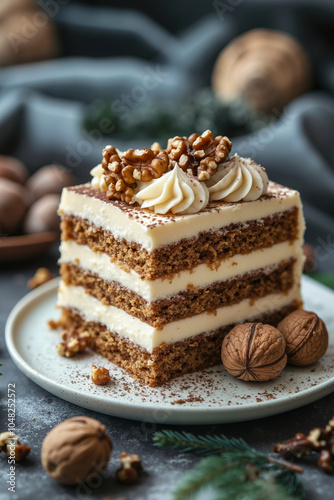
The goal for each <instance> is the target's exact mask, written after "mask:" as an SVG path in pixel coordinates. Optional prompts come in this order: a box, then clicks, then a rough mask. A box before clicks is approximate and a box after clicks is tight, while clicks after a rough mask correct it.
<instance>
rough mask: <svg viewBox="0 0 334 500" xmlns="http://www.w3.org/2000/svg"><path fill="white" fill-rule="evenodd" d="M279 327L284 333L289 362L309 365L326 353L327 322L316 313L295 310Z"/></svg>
mask: <svg viewBox="0 0 334 500" xmlns="http://www.w3.org/2000/svg"><path fill="white" fill-rule="evenodd" d="M277 328H278V329H279V331H280V332H281V333H282V334H283V335H284V338H285V341H286V353H287V355H288V362H289V363H291V364H293V365H298V366H307V365H311V364H312V363H315V362H316V361H318V360H319V359H320V358H322V357H323V356H324V355H325V353H326V351H327V348H328V332H327V328H326V325H325V323H324V322H323V321H322V320H321V319H320V318H319V317H318V316H317V315H316V314H315V313H313V312H308V311H303V310H298V311H294V312H293V313H291V314H289V315H288V316H286V318H284V319H283V320H282V321H281V322H280V323H279V325H278V327H277Z"/></svg>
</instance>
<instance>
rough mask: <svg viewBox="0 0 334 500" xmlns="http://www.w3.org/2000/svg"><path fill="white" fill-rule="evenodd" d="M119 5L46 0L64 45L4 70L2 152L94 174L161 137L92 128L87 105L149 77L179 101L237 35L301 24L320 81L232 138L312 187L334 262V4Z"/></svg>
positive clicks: (313, 213)
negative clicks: (273, 118)
mask: <svg viewBox="0 0 334 500" xmlns="http://www.w3.org/2000/svg"><path fill="white" fill-rule="evenodd" d="M39 4H41V2H39ZM93 4H94V5H93ZM97 4H105V5H104V6H103V5H97ZM110 4H111V2H103V1H100V2H91V4H89V2H74V1H68V2H66V1H64V0H62V1H60V0H59V1H58V3H57V0H54V2H53V6H54V8H53V11H51V10H50V5H51V4H50V3H48V2H47V1H46V0H45V6H44V8H45V10H46V12H47V13H48V14H49V15H50V17H51V18H52V20H53V21H54V22H55V23H56V24H57V26H58V31H59V38H60V41H61V46H62V54H61V57H59V58H58V59H55V60H51V61H45V62H40V63H35V64H29V65H23V66H16V67H8V68H2V69H1V73H0V153H2V154H10V155H14V156H17V157H18V158H20V159H22V160H23V161H24V162H25V163H26V164H27V165H28V167H29V168H30V169H31V171H33V170H35V169H37V168H38V167H40V166H42V165H44V164H47V163H59V164H63V165H65V166H67V167H68V168H69V169H70V170H71V171H73V173H74V174H75V175H76V176H77V178H78V180H79V181H86V180H87V179H88V176H89V170H90V169H91V168H92V166H94V165H95V164H97V163H98V162H99V161H100V158H101V151H102V148H103V147H104V145H105V144H106V143H112V144H114V145H116V146H118V147H120V148H125V147H130V146H131V147H139V146H143V145H149V144H150V143H151V142H152V140H154V138H148V139H147V141H143V140H140V141H138V140H137V141H136V140H133V139H131V138H124V139H123V140H120V139H113V137H112V134H111V136H110V138H107V139H106V138H105V137H102V134H101V130H96V131H93V132H92V133H88V132H85V131H84V130H83V127H82V119H83V115H84V112H85V109H86V106H87V105H88V104H89V103H91V102H92V101H93V100H94V99H95V98H97V97H101V96H109V97H110V98H112V99H115V100H117V99H120V98H121V96H122V95H124V94H125V95H127V94H129V95H131V93H132V92H133V89H134V88H137V87H139V88H141V89H142V93H141V94H140V95H143V92H144V93H145V98H149V99H151V98H159V97H160V96H163V97H164V99H166V98H167V99H171V100H173V99H175V98H177V97H180V96H182V95H187V94H189V92H192V91H193V90H195V89H198V88H201V87H203V86H205V85H207V84H208V83H209V82H210V75H211V71H212V67H213V64H214V61H215V59H216V57H217V55H218V53H219V52H220V50H221V49H222V48H223V47H224V46H225V45H226V44H227V43H228V42H229V41H230V40H231V39H232V38H233V37H234V36H236V35H238V34H240V33H242V32H244V31H247V30H249V29H252V28H256V27H269V28H273V29H281V30H284V31H287V32H290V33H292V34H294V35H295V36H296V37H297V38H298V39H299V40H300V41H301V42H302V43H303V44H304V46H305V48H306V50H307V52H308V54H309V56H310V58H311V61H312V65H313V68H314V86H313V90H312V91H311V92H309V93H308V94H305V95H303V96H301V97H300V98H298V99H297V100H295V101H294V102H293V103H291V104H290V105H289V106H288V107H287V108H286V109H285V111H284V113H283V114H282V116H281V117H280V119H279V120H278V121H277V122H276V123H273V124H271V125H269V126H268V127H266V128H264V129H261V130H260V131H258V132H257V133H254V134H251V135H247V136H243V137H238V138H233V137H232V140H233V151H234V152H238V153H239V154H241V155H244V156H251V157H252V158H254V159H255V160H256V161H257V162H259V163H261V164H262V165H263V166H265V167H266V169H267V171H268V173H269V176H270V178H271V179H272V180H275V181H277V182H281V183H283V184H287V185H289V186H291V187H294V188H296V189H298V190H299V191H300V192H301V194H302V198H303V202H304V206H305V214H306V219H307V226H308V229H307V234H306V239H307V240H308V241H309V242H311V243H312V244H313V245H314V246H315V250H316V257H317V259H318V265H319V268H318V270H320V271H323V270H330V269H331V270H334V97H333V93H334V49H333V33H334V2H333V1H332V0H317V1H307V0H289V1H288V0H269V1H268V0H247V2H246V1H240V2H238V1H237V0H233V2H232V1H231V2H228V1H226V2H213V3H211V2H208V3H206V2H198V3H194V2H190V1H188V0H186V1H184V2H176V1H175V0H172V1H171V2H168V5H167V2H164V3H163V4H162V3H161V2H153V0H152V1H146V2H143V3H142V2H141V10H142V12H137V11H135V10H131V9H130V10H129V9H126V10H120V9H115V8H111V7H110ZM112 4H113V5H114V6H116V7H117V6H118V5H121V6H123V7H124V6H127V7H130V8H131V7H132V8H133V7H134V6H135V3H134V2H121V3H118V2H112ZM106 5H109V7H107V6H106ZM224 5H225V7H222V6H224ZM226 5H228V6H230V9H227V10H226ZM145 10H146V12H147V13H150V16H148V15H146V14H145V13H144V11H145ZM171 12H172V13H173V15H172V14H171ZM189 12H191V14H189ZM143 88H144V91H143ZM140 98H141V97H140ZM104 127H109V128H112V124H110V123H109V124H105V123H103V124H101V129H103V128H104ZM221 133H224V131H221ZM175 134H177V123H176V124H175Z"/></svg>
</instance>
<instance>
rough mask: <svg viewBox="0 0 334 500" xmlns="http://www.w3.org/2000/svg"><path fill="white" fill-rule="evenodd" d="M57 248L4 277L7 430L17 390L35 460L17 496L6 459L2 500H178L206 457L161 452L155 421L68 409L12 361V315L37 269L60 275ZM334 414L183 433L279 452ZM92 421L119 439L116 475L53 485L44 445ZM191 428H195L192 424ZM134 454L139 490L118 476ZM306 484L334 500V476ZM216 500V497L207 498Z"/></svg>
mask: <svg viewBox="0 0 334 500" xmlns="http://www.w3.org/2000/svg"><path fill="white" fill-rule="evenodd" d="M56 259H57V249H56V248H54V249H52V250H51V251H50V252H49V254H48V255H45V256H42V257H38V258H35V259H33V260H31V261H29V262H26V263H23V262H21V263H16V264H10V265H9V264H6V265H1V273H0V297H1V303H0V308H1V309H0V311H1V312H0V322H1V343H0V360H1V361H2V362H3V364H4V365H3V366H2V367H1V371H2V373H3V374H4V375H3V376H2V377H1V379H0V382H1V385H0V391H1V399H0V401H1V405H0V423H1V428H0V431H3V430H5V429H6V424H7V385H8V384H9V383H14V384H15V389H16V430H17V433H18V434H19V435H20V436H21V437H22V440H23V441H24V442H26V443H28V444H29V445H30V446H31V453H30V455H29V457H28V458H27V459H26V460H25V461H24V462H22V463H21V464H17V465H16V494H13V493H10V492H8V491H7V485H6V481H7V476H6V475H7V473H8V464H7V461H6V458H5V456H4V454H2V455H0V500H7V499H10V498H13V499H14V498H18V499H20V500H21V499H22V500H24V499H27V500H28V499H29V500H31V499H34V500H45V499H46V498H48V499H53V498H57V499H60V500H67V499H82V498H94V499H101V500H102V499H103V498H105V497H106V496H111V497H113V498H118V497H128V498H129V500H144V499H145V500H147V499H149V500H163V499H171V498H172V495H171V492H172V490H173V487H174V485H175V483H176V482H177V481H178V480H179V479H180V478H181V477H182V475H183V474H184V472H186V471H187V470H189V469H190V468H191V467H192V466H193V464H195V463H196V462H197V461H198V460H199V458H198V457H196V456H193V455H191V454H186V455H179V454H178V453H176V452H172V451H164V450H161V449H158V448H155V447H153V445H152V435H153V432H154V431H155V430H157V429H161V428H164V427H166V426H162V427H161V426H157V425H155V424H154V423H152V422H135V421H130V420H125V419H120V418H114V417H109V416H106V415H101V414H98V413H95V412H93V411H88V410H85V409H81V408H79V407H77V406H75V405H73V404H70V403H67V402H65V401H63V400H61V399H59V398H57V397H55V396H53V395H51V394H49V393H47V392H46V391H45V390H43V389H41V388H39V387H38V386H37V385H35V384H34V383H33V382H31V381H30V380H29V379H28V378H27V377H25V376H24V375H23V374H22V373H21V372H20V371H19V370H18V369H17V368H16V366H15V365H14V363H13V362H12V361H11V359H10V358H9V356H8V353H7V351H6V347H5V343H4V327H5V322H6V319H7V316H8V314H9V312H10V310H11V309H12V307H13V306H14V305H15V304H16V303H17V301H18V300H19V299H20V298H21V297H23V296H24V295H25V294H26V293H27V287H26V283H27V280H28V278H30V277H31V276H32V275H33V274H34V271H35V269H36V268H37V267H40V266H42V265H43V266H47V267H48V268H49V269H50V270H52V271H56V269H57V266H56ZM333 413H334V394H332V395H330V396H327V397H326V398H323V399H321V400H319V401H317V402H315V403H313V404H310V405H308V406H305V407H304V408H301V409H299V410H294V411H290V412H287V413H284V414H281V415H277V416H274V417H269V418H265V419H260V420H255V421H251V422H244V423H236V424H225V425H214V426H191V425H189V426H184V427H178V429H179V430H181V429H185V430H187V431H191V432H195V433H197V434H200V433H201V434H204V433H225V434H226V435H227V436H235V437H239V436H240V437H243V438H244V439H245V440H246V441H247V442H248V443H249V444H250V445H252V446H254V447H255V448H256V449H258V450H261V451H264V452H266V453H271V449H272V446H273V445H274V444H275V443H277V442H283V441H285V440H286V439H288V438H289V437H292V436H293V435H294V434H295V433H296V432H308V431H309V430H310V429H311V428H312V427H315V426H324V425H325V424H326V422H327V421H328V420H329V419H330V417H331V416H332V415H333ZM78 415H87V416H90V417H94V418H97V419H99V420H100V421H102V422H103V423H104V424H105V425H106V426H107V429H108V432H109V434H110V435H111V436H112V438H113V443H114V450H113V454H112V458H111V462H110V465H109V468H108V474H107V477H106V478H104V479H103V482H102V485H101V486H99V487H97V488H96V487H85V488H84V487H83V486H81V487H78V488H76V487H65V486H61V485H59V484H57V483H56V482H54V481H53V480H52V479H50V478H49V477H48V476H47V474H46V473H45V472H44V471H43V469H42V466H41V463H40V450H41V445H42V441H43V439H44V437H45V435H46V434H47V433H48V431H49V430H50V429H51V428H53V427H54V426H55V425H57V424H58V423H60V422H62V421H63V420H65V419H67V418H70V417H73V416H78ZM190 424H191V422H190ZM123 450H126V451H128V452H132V453H139V454H140V455H141V457H142V461H143V464H144V469H145V470H144V472H143V473H142V474H141V477H140V480H139V481H138V483H136V484H135V485H132V486H124V485H120V484H118V483H117V482H116V481H115V479H114V472H115V470H116V468H117V466H118V458H119V455H120V453H121V452H122V451H123ZM303 479H304V481H305V483H306V484H307V486H308V488H309V490H308V494H307V499H308V500H311V499H314V500H315V499H319V500H320V499H321V500H324V499H327V498H328V499H330V498H333V494H332V493H333V491H332V488H333V477H331V476H327V475H325V474H324V473H323V472H321V471H320V470H319V469H318V468H317V467H316V464H315V461H313V460H309V461H308V463H307V464H305V470H304V475H303ZM203 498H205V499H206V500H209V497H208V495H206V496H203Z"/></svg>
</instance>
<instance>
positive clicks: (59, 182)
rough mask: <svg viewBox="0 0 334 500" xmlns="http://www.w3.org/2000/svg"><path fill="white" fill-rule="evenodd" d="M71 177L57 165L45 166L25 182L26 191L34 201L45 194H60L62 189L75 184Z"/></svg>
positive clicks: (73, 178) (64, 169)
mask: <svg viewBox="0 0 334 500" xmlns="http://www.w3.org/2000/svg"><path fill="white" fill-rule="evenodd" d="M75 182H76V180H75V177H73V175H72V174H71V173H70V172H69V171H68V170H66V168H64V167H60V166H59V165H45V167H42V168H40V169H39V170H37V172H35V173H34V174H33V175H32V176H31V177H29V179H28V180H27V183H26V186H27V189H28V190H29V191H30V192H31V193H32V195H33V196H34V198H35V200H37V199H39V198H42V196H45V195H47V194H60V193H61V192H62V189H63V188H64V187H67V186H72V185H73V184H75Z"/></svg>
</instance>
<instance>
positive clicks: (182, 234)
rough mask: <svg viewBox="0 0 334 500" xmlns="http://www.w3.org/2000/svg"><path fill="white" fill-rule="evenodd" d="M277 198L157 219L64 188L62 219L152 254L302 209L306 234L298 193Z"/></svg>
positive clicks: (272, 187) (146, 212)
mask: <svg viewBox="0 0 334 500" xmlns="http://www.w3.org/2000/svg"><path fill="white" fill-rule="evenodd" d="M271 190H272V191H273V192H275V185H274V184H273V183H269V188H268V193H270V191H271ZM280 193H281V195H280V196H279V197H276V198H269V199H267V198H265V197H261V198H259V199H258V200H256V201H251V202H238V203H225V202H223V203H221V204H214V205H213V206H210V205H208V207H207V208H205V209H204V210H202V211H201V212H199V213H196V214H187V215H172V216H169V215H158V214H154V213H152V212H150V210H148V209H136V208H135V207H134V208H133V210H132V212H131V215H129V213H128V211H126V210H122V209H121V208H120V206H119V205H118V204H117V203H110V202H109V203H108V202H107V201H103V200H99V199H98V198H95V197H91V196H88V195H85V194H80V193H77V192H75V191H74V190H71V188H65V189H64V190H63V193H62V197H61V202H60V206H59V214H60V215H62V216H66V215H67V216H71V215H72V216H76V217H80V218H82V219H87V220H88V221H89V222H90V223H91V224H94V225H95V226H97V227H101V228H103V229H104V230H106V231H110V232H111V233H112V234H113V236H114V237H115V238H116V239H118V240H122V239H125V240H127V241H131V242H135V243H138V244H140V245H142V246H143V247H144V248H145V249H146V250H148V251H152V250H154V249H156V248H159V247H161V246H164V245H169V244H172V243H176V242H178V241H180V240H181V239H184V238H193V237H195V236H198V234H199V233H201V232H203V231H211V230H213V231H215V230H218V229H220V228H223V227H225V226H228V225H229V224H232V223H237V224H239V223H246V222H247V221H251V220H258V219H262V218H264V217H267V216H270V215H274V214H276V213H278V212H283V211H285V210H289V209H290V208H292V207H296V206H297V207H300V210H299V212H300V221H299V231H300V236H301V235H302V234H303V231H304V220H303V216H302V210H301V201H300V196H299V193H298V192H297V191H294V190H292V189H287V188H284V187H281V188H280Z"/></svg>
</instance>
